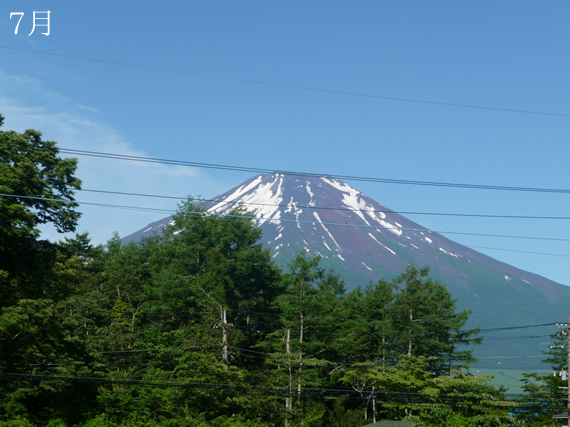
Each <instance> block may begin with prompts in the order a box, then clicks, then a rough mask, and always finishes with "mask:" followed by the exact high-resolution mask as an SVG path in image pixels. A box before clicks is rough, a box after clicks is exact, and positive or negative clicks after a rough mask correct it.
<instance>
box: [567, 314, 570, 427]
mask: <svg viewBox="0 0 570 427" xmlns="http://www.w3.org/2000/svg"><path fill="white" fill-rule="evenodd" d="M566 336H567V337H568V366H567V367H566V376H567V377H568V391H567V396H566V398H567V399H568V400H567V403H566V405H567V406H566V411H567V415H568V424H567V425H569V426H570V313H568V324H567V325H566Z"/></svg>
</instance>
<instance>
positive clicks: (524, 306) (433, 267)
mask: <svg viewBox="0 0 570 427" xmlns="http://www.w3.org/2000/svg"><path fill="white" fill-rule="evenodd" d="M239 204H243V206H244V207H245V208H246V209H247V210H248V211H249V212H251V214H252V215H253V216H255V217H256V218H258V219H257V220H256V223H257V225H258V226H259V227H261V228H262V230H263V238H262V240H263V243H264V244H265V245H266V246H267V247H269V248H270V249H271V251H272V254H273V255H272V256H273V257H274V258H275V260H276V262H277V263H278V264H279V265H281V266H286V264H287V262H288V261H289V260H290V259H292V257H293V256H295V255H296V254H298V253H299V252H300V251H303V250H305V251H307V252H309V253H310V254H311V255H320V256H321V257H322V259H323V261H322V263H323V265H324V266H325V267H332V268H334V269H335V271H336V272H337V273H339V274H341V275H342V276H343V277H344V279H345V281H346V285H347V289H349V290H350V289H352V288H355V287H357V286H359V285H365V284H367V283H369V281H370V280H374V281H375V280H378V279H379V278H386V279H391V278H393V277H395V276H397V275H398V274H400V273H402V272H403V271H404V269H405V268H406V266H407V265H408V264H410V263H413V264H415V265H417V266H424V265H428V266H430V271H431V276H432V277H433V278H435V279H438V280H440V281H441V282H442V283H443V284H445V285H446V286H447V288H448V289H449V290H450V292H451V293H452V294H453V295H454V297H455V298H457V299H458V303H457V306H458V309H459V310H463V309H470V310H471V311H472V315H471V318H470V326H481V327H482V328H483V329H495V328H498V327H503V326H509V327H516V326H527V325H537V324H546V323H553V322H557V321H564V319H566V318H567V316H568V311H569V309H570V288H569V287H566V286H563V285H561V284H559V283H555V282H553V281H551V280H548V279H546V278H544V277H541V276H539V275H536V274H533V273H530V272H527V271H524V270H521V269H518V268H516V267H513V266H511V265H508V264H505V263H503V262H500V261H498V260H496V259H494V258H491V257H489V256H487V255H484V254H482V253H479V252H477V251H475V250H472V249H470V248H467V247H465V246H462V245H460V244H458V243H455V242H453V241H451V240H449V239H447V238H445V237H443V236H442V235H440V234H438V233H434V232H431V231H429V230H427V229H426V228H425V227H422V226H421V225H419V224H417V223H415V222H413V221H410V220H409V219H407V218H405V217H403V216H401V215H399V214H397V213H396V212H393V211H391V210H390V209H388V208H386V207H385V206H383V205H381V204H380V203H378V202H376V201H374V200H372V199H371V198H369V197H368V196H366V195H365V194H363V193H361V192H359V191H358V190H356V189H354V188H353V187H351V186H349V185H348V184H346V183H344V182H342V181H340V180H338V179H335V178H332V177H329V176H314V175H306V176H305V175H289V174H287V175H285V174H279V173H275V174H267V175H259V176H256V177H254V178H251V179H250V180H248V181H245V182H244V183H243V184H241V185H239V186H238V187H235V188H233V189H232V190H230V191H228V192H226V193H224V194H222V195H220V196H218V197H216V198H215V199H214V200H213V201H211V202H208V204H207V206H206V207H207V209H208V211H209V212H217V213H227V212H228V211H229V210H231V209H232V208H234V207H236V206H239ZM170 222H172V218H166V219H164V220H161V221H157V222H154V223H152V224H149V225H148V226H147V227H145V228H144V229H141V230H140V231H138V232H136V233H134V234H132V235H130V236H127V237H125V238H124V239H123V241H124V242H128V241H130V240H136V239H140V238H141V237H144V236H145V235H149V234H151V233H152V232H154V231H159V230H160V229H161V227H163V226H164V225H166V224H168V223H170ZM553 332H554V329H553V328H547V327H545V326H542V327H535V328H527V329H522V330H521V331H518V332H517V331H516V330H515V331H514V332H513V331H512V330H511V331H508V332H504V333H501V332H499V331H488V332H487V333H486V336H487V340H486V341H485V343H484V344H483V345H482V346H481V349H480V350H478V353H479V355H481V354H484V355H486V356H484V357H485V358H489V359H488V360H484V359H481V361H480V364H481V366H482V367H493V366H495V367H497V365H498V364H499V362H500V360H501V359H499V358H500V357H505V358H508V357H510V356H513V358H512V359H510V360H511V361H510V362H508V363H507V364H505V363H503V365H502V367H511V368H513V367H517V368H523V367H529V366H532V367H542V368H544V367H545V366H540V365H538V364H537V362H538V361H539V360H540V359H541V358H540V357H538V358H537V356H536V355H540V352H541V350H544V349H547V346H548V344H549V342H550V339H549V337H548V335H549V334H551V333H553ZM517 335H518V336H523V338H516V336H517ZM525 355H529V356H531V355H532V356H533V357H532V358H521V356H525Z"/></svg>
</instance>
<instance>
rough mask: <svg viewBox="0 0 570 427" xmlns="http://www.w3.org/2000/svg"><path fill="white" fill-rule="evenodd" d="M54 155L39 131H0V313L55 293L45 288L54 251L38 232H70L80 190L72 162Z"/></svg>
mask: <svg viewBox="0 0 570 427" xmlns="http://www.w3.org/2000/svg"><path fill="white" fill-rule="evenodd" d="M3 121H4V117H3V116H1V115H0V126H1V125H2V123H3ZM58 154H59V150H58V148H57V147H56V143H55V142H52V141H43V140H42V139H41V133H40V132H38V131H35V130H27V131H25V132H24V133H18V132H15V131H0V194H1V195H0V293H1V294H2V301H0V307H1V306H8V305H11V304H14V303H16V302H17V300H18V299H19V298H51V297H53V296H54V295H51V294H50V291H54V292H55V293H57V290H52V289H51V286H49V285H50V284H51V283H50V279H51V274H52V272H53V263H54V262H55V256H56V250H55V245H54V244H51V243H49V242H47V241H42V240H39V236H40V231H39V228H38V226H39V225H42V224H48V223H49V224H52V225H53V226H54V227H55V229H56V230H57V231H59V232H68V231H74V230H75V227H76V225H77V220H78V219H79V215H80V214H79V212H77V211H76V207H77V204H76V203H74V199H73V192H74V190H76V189H79V188H80V184H81V181H80V180H79V179H78V178H76V177H75V176H74V174H75V170H76V167H77V161H76V159H62V158H60V157H59V156H58ZM56 296H57V295H56Z"/></svg>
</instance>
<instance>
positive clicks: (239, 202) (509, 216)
mask: <svg viewBox="0 0 570 427" xmlns="http://www.w3.org/2000/svg"><path fill="white" fill-rule="evenodd" d="M79 191H83V192H88V193H100V194H114V195H118V196H135V197H149V198H158V199H173V200H185V199H186V197H179V196H165V195H160V194H145V193H133V192H123V191H110V190H93V189H86V188H82V189H80V190H79ZM194 200H195V201H197V202H200V203H216V204H225V205H244V206H269V207H276V208H287V207H289V206H291V204H290V203H288V204H276V203H257V202H243V201H240V200H230V201H225V200H218V199H203V198H196V199H194ZM295 207H296V208H298V209H307V210H329V211H347V212H370V213H390V214H398V215H430V216H431V215H433V216H455V217H469V218H472V217H474V218H505V219H541V220H551V219H552V220H570V216H538V215H497V214H470V213H453V212H452V213H449V212H414V211H393V210H391V209H380V210H379V209H355V208H341V207H338V208H335V207H325V206H316V205H315V206H309V205H295Z"/></svg>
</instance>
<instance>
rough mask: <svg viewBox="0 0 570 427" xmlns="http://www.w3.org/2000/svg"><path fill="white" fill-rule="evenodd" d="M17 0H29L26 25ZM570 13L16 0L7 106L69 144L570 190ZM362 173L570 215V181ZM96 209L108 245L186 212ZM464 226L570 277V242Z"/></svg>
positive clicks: (474, 222) (199, 184) (163, 179)
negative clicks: (41, 19) (45, 17)
mask: <svg viewBox="0 0 570 427" xmlns="http://www.w3.org/2000/svg"><path fill="white" fill-rule="evenodd" d="M46 10H50V11H51V15H50V35H49V36H45V35H42V34H40V33H41V32H43V31H45V28H40V27H38V28H36V30H35V32H34V34H32V35H31V36H28V34H29V33H30V31H31V29H32V24H33V12H34V11H46ZM11 12H24V16H23V18H22V20H21V22H20V27H19V31H18V34H14V31H15V26H16V21H17V18H18V17H13V18H12V19H10V13H11ZM569 22H570V3H569V2H567V1H562V0H559V1H549V2H530V1H503V2H496V1H477V2H469V3H468V2H455V1H425V2H419V1H413V2H412V1H398V2H396V1H361V2H348V1H330V0H327V1H288V2H274V1H272V2H268V1H184V2H182V1H163V2H155V1H139V2H136V3H135V2H110V1H100V2H97V3H95V2H91V3H90V4H88V5H87V4H86V3H85V2H76V1H62V0H51V1H49V0H42V1H29V0H25V1H22V0H18V1H13V0H8V1H7V0H4V1H3V2H2V4H1V5H0V112H1V113H2V114H3V115H4V116H6V122H5V126H4V129H15V130H18V131H23V130H24V129H26V128H35V129H38V130H40V131H42V132H43V134H44V138H45V139H49V140H55V141H58V142H59V144H60V146H61V147H62V148H72V149H81V150H91V151H104V152H112V153H120V154H131V155H140V156H150V157H160V158H167V159H178V160H187V161H194V162H205V163H216V164H231V165H240V166H249V167H258V168H266V169H272V170H293V171H304V172H315V173H328V174H342V175H360V176H370V177H379V178H394V179H405V180H419V181H444V182H454V183H469V184H484V185H500V186H518V187H540V188H561V189H570V182H569V178H570V172H569V170H568V165H569V158H570V144H568V135H569V130H570V97H569V96H568V94H569V93H570V80H569V79H568V70H569V68H570V59H569V57H570V25H569ZM14 48H15V49H21V50H14ZM31 51H36V52H31ZM37 51H41V52H45V53H50V54H56V55H45V54H41V53H37ZM57 55H67V56H68V57H64V56H57ZM69 56H71V57H76V58H70V57H69ZM78 57H81V58H90V59H96V60H102V61H107V62H94V61H86V60H81V59H77V58H78ZM113 63H122V64H132V65H138V66H139V67H131V66H125V65H118V64H113ZM145 67H151V68H155V69H149V68H145ZM156 68H159V69H162V71H161V70H157V69H156ZM164 70H172V71H180V72H182V73H178V72H168V71H164ZM207 76H210V77H207ZM214 76H218V77H223V78H215V77H214ZM239 80H248V81H258V82H266V83H273V84H276V85H285V86H288V87H283V86H281V87H280V86H275V85H273V86H272V85H264V84H254V83H247V82H244V81H239ZM292 86H295V87H304V88H312V89H322V90H325V92H322V91H314V90H303V89H295V88H292ZM326 90H329V91H337V92H346V93H353V94H364V95H376V96H382V97H393V98H400V99H413V100H422V101H432V102H440V103H447V104H462V105H472V106H485V107H493V108H499V109H510V110H527V111H534V112H545V113H554V114H559V115H548V114H528V113H516V112H505V111H496V110H483V109H475V108H460V107H452V106H445V105H436V104H427V103H420V102H405V101H397V100H388V99H383V98H374V97H368V96H355V95H350V94H340V93H332V92H326ZM77 174H78V176H79V177H80V178H81V179H82V180H83V182H84V184H83V187H84V188H86V189H96V190H112V191H122V192H138V193H147V194H162V195H169V196H180V197H185V196H186V195H189V194H191V195H202V196H204V197H213V196H215V195H217V194H220V193H222V192H224V191H226V190H228V189H230V188H232V187H233V186H235V185H238V184H239V183H241V182H242V181H244V180H246V179H248V178H250V177H251V176H252V175H251V174H248V173H243V172H227V171H219V170H210V169H197V168H187V167H181V166H176V167H175V166H166V165H149V164H144V163H134V162H124V161H117V160H104V159H95V158H88V157H80V158H79V169H78V172H77ZM349 184H351V185H352V186H354V187H356V188H357V189H359V190H361V191H363V192H364V193H366V194H367V195H369V196H371V197H372V198H374V199H375V200H377V201H378V202H380V203H382V204H384V205H385V206H387V207H389V208H391V209H393V210H396V211H408V212H409V211H413V212H442V213H475V214H496V215H532V216H570V209H569V207H570V194H553V193H540V192H536V193H534V192H533V193H531V192H506V191H490V190H472V189H451V188H437V187H425V186H409V185H394V184H377V183H376V184H374V183H359V182H349ZM77 200H79V201H83V202H96V203H107V204H120V205H130V206H143V207H153V208H164V209H175V207H176V201H175V200H162V199H150V198H140V197H128V196H112V195H109V194H93V193H88V192H79V193H78V194H77ZM81 210H82V211H83V212H84V215H83V218H82V220H81V222H80V226H79V230H78V231H89V232H90V234H91V236H92V238H93V241H94V242H96V243H102V242H105V241H106V240H107V239H108V238H110V237H111V234H112V232H113V231H115V230H116V231H118V232H119V233H120V234H121V235H127V234H130V233H132V232H134V231H136V230H138V229H140V228H142V227H144V226H145V225H146V224H147V223H149V222H152V221H155V220H158V219H161V218H163V217H164V216H166V215H164V214H157V213H148V212H138V211H132V210H121V209H111V208H104V207H93V206H87V205H83V206H82V207H81ZM408 217H409V218H410V219H412V220H414V221H416V222H418V223H420V224H422V225H424V226H426V227H428V228H430V229H432V230H435V231H440V232H441V231H453V232H464V233H475V234H500V235H510V236H518V237H539V238H559V239H570V232H569V231H570V227H569V221H568V220H551V219H550V220H547V219H532V220H530V219H528V220H523V219H499V218H491V219H489V218H487V219H482V218H465V217H438V216H427V215H408ZM45 235H46V236H49V237H51V236H52V235H53V233H51V231H50V230H46V232H45ZM446 236H447V237H449V238H451V239H452V240H455V241H457V242H459V243H462V244H465V245H467V246H471V247H474V248H476V249H477V250H480V251H481V252H484V253H486V254H488V255H491V256H493V257H495V258H497V259H500V260H502V261H505V262H507V263H510V264H513V265H515V266H517V267H519V268H523V269H525V270H529V271H532V272H535V273H538V274H541V275H543V276H545V277H548V278H550V279H552V280H555V281H557V282H559V283H563V284H566V285H570V270H569V268H568V265H569V261H570V242H568V241H550V240H538V239H527V238H506V237H501V238H492V237H488V236H468V235H455V234H453V235H448V234H446ZM483 247H484V248H494V249H482V248H483ZM499 249H501V250H499ZM519 251H525V252H532V253H525V252H519ZM538 253H548V254H552V255H542V254H538Z"/></svg>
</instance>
